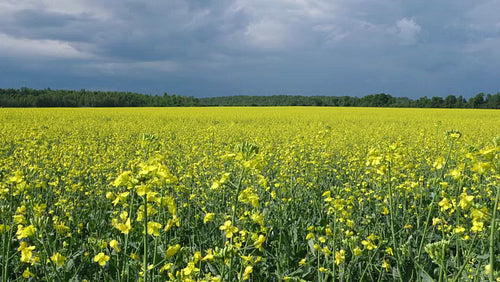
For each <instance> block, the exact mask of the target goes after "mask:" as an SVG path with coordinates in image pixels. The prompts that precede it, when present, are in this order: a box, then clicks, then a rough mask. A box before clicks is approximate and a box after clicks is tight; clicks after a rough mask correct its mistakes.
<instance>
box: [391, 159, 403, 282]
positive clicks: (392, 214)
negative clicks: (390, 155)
mask: <svg viewBox="0 0 500 282" xmlns="http://www.w3.org/2000/svg"><path fill="white" fill-rule="evenodd" d="M388 188H389V209H390V211H389V213H390V220H391V236H392V246H393V248H394V254H395V257H396V263H397V267H398V270H399V281H401V282H402V281H403V278H402V274H403V273H402V271H403V270H402V269H401V261H400V259H399V250H398V243H397V242H396V232H395V231H394V206H393V202H392V185H391V163H390V162H389V170H388Z"/></svg>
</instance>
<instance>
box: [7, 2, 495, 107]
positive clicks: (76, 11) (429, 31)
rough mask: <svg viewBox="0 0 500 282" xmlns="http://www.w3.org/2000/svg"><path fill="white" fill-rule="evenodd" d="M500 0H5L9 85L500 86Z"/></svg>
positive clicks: (229, 88)
mask: <svg viewBox="0 0 500 282" xmlns="http://www.w3.org/2000/svg"><path fill="white" fill-rule="evenodd" d="M499 9H500V4H498V2H497V1H474V2H471V1H450V0H448V1H439V2H436V3H432V5H431V4H428V3H423V2H415V1H413V2H408V3H407V2H404V1H388V0H387V1H385V0H375V1H352V0H349V1H347V0H339V1H329V0H309V1H306V0H275V1H267V0H252V1H250V0H245V1H243V0H234V1H229V0H222V1H221V0H219V1H201V0H197V1H194V0H189V1H188V0H171V1H118V0H111V1H98V0H86V1H76V0H52V1H11V0H7V1H3V2H2V3H0V72H1V74H0V87H3V88H5V87H20V86H29V87H36V88H40V87H51V88H58V87H64V88H76V89H79V88H94V89H117V90H132V91H141V92H148V93H151V92H154V93H161V92H164V91H168V92H176V93H180V94H186V95H196V96H202V95H203V96H213V95H230V94H263V95H266V94H302V95H316V94H320V95H345V94H347V95H365V94H370V93H375V92H387V93H391V94H393V95H398V96H411V97H416V96H423V95H427V96H435V95H436V96H438V95H439V96H444V95H448V94H464V95H467V96H471V95H473V94H474V93H477V92H480V91H485V92H496V91H498V90H499V88H500V87H499V85H498V82H497V81H500V80H499V79H498V78H499V77H498V74H497V73H498V72H497V71H496V70H495V68H496V65H497V64H498V61H499V60H500V51H498V50H500V48H498V46H499V44H500V17H499V16H498V15H497V13H496V12H495V11H498V10H499Z"/></svg>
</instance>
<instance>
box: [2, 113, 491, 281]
mask: <svg viewBox="0 0 500 282" xmlns="http://www.w3.org/2000/svg"><path fill="white" fill-rule="evenodd" d="M499 190H500V111H495V110H464V109H453V110H451V109H450V110H445V109H440V110H437V109H382V108H319V107H292V108H286V107H280V108H271V107H269V108H123V109H121V108H112V109H96V108H88V109H85V108H81V109H0V244H1V248H0V267H1V273H2V274H1V276H2V281H334V280H338V281H388V280H389V281H391V280H394V281H433V280H435V281H469V280H470V281H485V280H490V281H500V278H499V277H500V229H499V226H500V222H499V221H500V220H499V218H500V216H499V213H500V211H499V210H500V209H499V205H498V198H499V192H500V191H499Z"/></svg>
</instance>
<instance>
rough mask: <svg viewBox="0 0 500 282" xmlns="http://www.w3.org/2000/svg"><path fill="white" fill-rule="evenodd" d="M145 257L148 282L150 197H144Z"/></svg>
mask: <svg viewBox="0 0 500 282" xmlns="http://www.w3.org/2000/svg"><path fill="white" fill-rule="evenodd" d="M143 241H144V257H143V258H142V264H143V268H144V270H143V272H144V282H148V197H147V194H146V195H144V235H143Z"/></svg>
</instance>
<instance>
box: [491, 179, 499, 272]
mask: <svg viewBox="0 0 500 282" xmlns="http://www.w3.org/2000/svg"><path fill="white" fill-rule="evenodd" d="M496 190H497V191H496V192H497V195H496V197H495V205H494V207H493V213H492V215H491V227H490V229H491V230H490V282H493V281H495V231H496V216H497V208H498V198H499V197H500V186H498V187H497V189H496Z"/></svg>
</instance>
